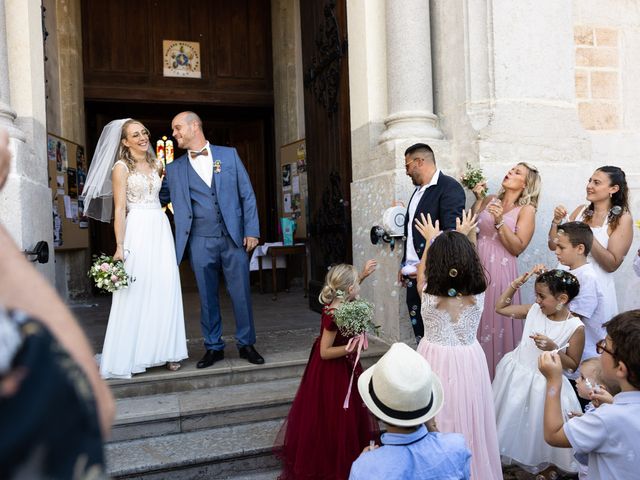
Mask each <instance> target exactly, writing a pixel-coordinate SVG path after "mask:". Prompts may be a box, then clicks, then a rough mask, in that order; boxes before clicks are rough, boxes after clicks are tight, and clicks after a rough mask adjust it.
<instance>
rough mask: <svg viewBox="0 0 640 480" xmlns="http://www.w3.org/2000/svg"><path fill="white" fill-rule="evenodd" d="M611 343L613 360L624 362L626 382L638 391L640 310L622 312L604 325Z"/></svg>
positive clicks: (639, 382)
mask: <svg viewBox="0 0 640 480" xmlns="http://www.w3.org/2000/svg"><path fill="white" fill-rule="evenodd" d="M604 328H606V329H607V335H609V337H610V338H611V342H612V343H613V358H614V359H615V360H616V363H617V362H624V364H625V366H626V367H627V372H628V376H627V381H628V382H629V383H630V384H631V385H633V386H634V387H635V388H637V389H640V349H638V345H640V310H629V311H628V312H623V313H620V314H618V315H616V316H615V317H613V318H612V319H611V320H609V321H608V322H607V323H605V324H604Z"/></svg>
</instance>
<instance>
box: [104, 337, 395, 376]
mask: <svg viewBox="0 0 640 480" xmlns="http://www.w3.org/2000/svg"><path fill="white" fill-rule="evenodd" d="M386 348H388V347H387V346H386V344H383V343H382V342H379V345H378V344H375V345H374V346H372V348H369V349H368V350H366V351H363V352H362V353H361V354H360V358H362V359H368V358H372V357H379V356H380V355H381V354H382V353H384V352H385V351H386ZM383 349H384V350H383ZM307 353H308V352H307ZM308 361H309V357H308V355H307V356H304V357H303V358H299V359H294V360H275V361H271V362H267V363H265V364H264V365H252V364H249V363H247V362H246V361H245V360H242V363H241V364H239V365H236V364H235V363H237V359H234V362H233V363H232V362H230V361H229V360H223V362H226V365H227V366H225V367H223V368H220V367H218V368H216V367H215V366H214V367H209V368H202V369H196V370H194V369H180V370H178V371H177V372H168V371H167V372H163V373H144V374H141V375H137V376H134V377H133V378H127V379H109V380H107V383H108V384H109V386H110V387H120V386H125V387H132V386H135V385H142V384H146V383H154V382H157V381H168V380H178V379H180V380H184V379H189V378H199V377H209V376H221V375H233V374H234V373H245V372H247V371H255V372H259V371H268V370H276V369H285V368H288V367H297V366H300V365H306V363H307V362H308Z"/></svg>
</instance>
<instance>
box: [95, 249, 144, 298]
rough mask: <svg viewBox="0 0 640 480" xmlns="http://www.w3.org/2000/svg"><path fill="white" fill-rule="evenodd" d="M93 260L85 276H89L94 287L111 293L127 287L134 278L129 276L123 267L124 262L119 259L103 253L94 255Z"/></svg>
mask: <svg viewBox="0 0 640 480" xmlns="http://www.w3.org/2000/svg"><path fill="white" fill-rule="evenodd" d="M93 258H94V262H93V265H91V268H90V269H89V271H88V272H87V276H89V277H91V278H92V279H93V281H94V282H95V284H96V287H98V288H100V289H102V290H106V291H107V292H110V293H113V292H115V291H117V290H120V289H122V288H127V287H128V286H129V285H130V284H131V283H133V282H135V281H136V279H135V278H133V277H131V276H129V274H127V272H126V271H125V269H124V263H123V262H122V261H121V260H114V259H113V257H110V256H108V255H105V254H104V253H103V254H102V255H100V256H98V255H94V256H93Z"/></svg>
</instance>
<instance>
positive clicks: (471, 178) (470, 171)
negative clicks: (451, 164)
mask: <svg viewBox="0 0 640 480" xmlns="http://www.w3.org/2000/svg"><path fill="white" fill-rule="evenodd" d="M486 180H487V179H486V178H485V177H484V172H483V171H482V169H481V168H479V167H478V168H475V167H473V166H472V165H471V164H470V163H467V170H466V171H465V172H464V173H463V174H462V177H460V182H461V183H462V185H464V186H465V187H467V188H468V189H469V190H473V189H474V188H475V186H476V185H477V184H479V183H481V182H485V181H486ZM486 194H487V193H486V190H484V191H483V192H482V196H483V197H484V196H485V195H486Z"/></svg>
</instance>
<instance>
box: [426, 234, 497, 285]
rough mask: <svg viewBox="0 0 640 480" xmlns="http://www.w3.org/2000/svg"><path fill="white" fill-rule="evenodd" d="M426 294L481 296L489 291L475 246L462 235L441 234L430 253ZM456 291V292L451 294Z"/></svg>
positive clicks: (431, 247)
mask: <svg viewBox="0 0 640 480" xmlns="http://www.w3.org/2000/svg"><path fill="white" fill-rule="evenodd" d="M426 267H427V268H426V271H425V274H426V277H427V288H426V290H425V291H426V292H427V293H429V294H431V295H436V296H438V297H448V296H456V295H458V294H460V295H464V296H466V295H477V294H479V293H482V292H484V291H485V290H486V289H487V277H486V274H485V270H484V267H483V266H482V262H481V261H480V257H479V256H478V252H477V251H476V249H475V247H474V246H473V244H472V243H471V242H470V241H469V239H468V238H467V237H466V236H465V235H463V234H462V233H460V232H456V231H448V232H443V233H441V234H440V235H438V236H437V237H436V238H435V239H434V241H433V243H432V244H431V246H430V247H429V252H428V254H427V266H426ZM453 290H455V293H453V295H451V293H452V292H453Z"/></svg>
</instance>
